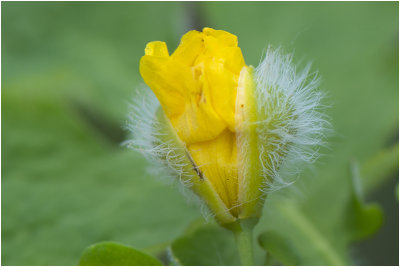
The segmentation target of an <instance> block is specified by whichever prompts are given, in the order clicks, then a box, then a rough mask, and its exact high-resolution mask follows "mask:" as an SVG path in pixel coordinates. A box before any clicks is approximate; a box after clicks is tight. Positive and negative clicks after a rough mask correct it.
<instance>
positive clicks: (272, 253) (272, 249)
mask: <svg viewBox="0 0 400 267" xmlns="http://www.w3.org/2000/svg"><path fill="white" fill-rule="evenodd" d="M258 243H259V244H260V246H261V247H262V248H263V249H265V250H266V252H267V261H268V262H271V259H270V258H269V257H273V258H274V259H275V260H277V261H278V262H279V263H282V264H283V265H301V261H300V257H299V255H298V252H297V251H296V249H295V248H294V246H293V244H292V243H291V241H290V240H288V239H287V238H284V237H283V236H281V235H280V234H278V233H277V232H274V231H265V232H263V233H262V234H261V235H260V236H259V237H258Z"/></svg>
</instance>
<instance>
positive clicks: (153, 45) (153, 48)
mask: <svg viewBox="0 0 400 267" xmlns="http://www.w3.org/2000/svg"><path fill="white" fill-rule="evenodd" d="M144 53H145V55H149V56H156V57H168V56H169V54H168V49H167V44H166V43H165V42H160V41H155V42H150V43H148V44H147V45H146V48H145V49H144Z"/></svg>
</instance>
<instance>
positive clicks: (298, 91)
mask: <svg viewBox="0 0 400 267" xmlns="http://www.w3.org/2000/svg"><path fill="white" fill-rule="evenodd" d="M292 59H293V57H292V55H283V54H282V53H281V49H279V48H278V49H272V48H271V47H268V49H267V52H266V55H265V59H264V60H263V61H262V62H261V63H260V65H259V66H258V67H257V68H256V69H255V75H254V77H255V82H256V93H255V97H256V100H255V101H256V102H257V112H258V114H259V117H262V118H263V119H262V120H261V121H258V122H257V124H258V127H257V134H258V137H259V144H260V145H261V146H260V157H259V158H260V161H261V164H262V166H263V175H264V177H265V189H264V190H265V191H269V190H275V189H277V188H280V187H282V186H286V185H288V184H291V182H290V181H287V180H286V179H283V178H282V177H286V176H291V177H293V174H296V173H298V170H297V169H296V168H297V167H298V166H299V163H301V162H303V163H304V162H308V163H311V162H314V161H315V160H316V159H317V158H318V156H319V153H318V150H319V148H320V146H321V145H323V144H324V140H325V139H326V138H325V136H324V133H325V132H326V131H325V129H328V128H329V123H328V122H327V120H326V115H325V114H324V113H323V112H322V111H323V109H324V108H325V107H324V106H323V104H322V103H321V101H322V99H323V97H324V94H323V93H322V92H321V91H318V90H317V89H318V86H319V78H318V76H317V74H316V73H310V66H311V65H310V64H308V65H307V66H306V67H305V68H304V69H303V70H302V71H297V70H296V66H295V65H294V64H293V62H292Z"/></svg>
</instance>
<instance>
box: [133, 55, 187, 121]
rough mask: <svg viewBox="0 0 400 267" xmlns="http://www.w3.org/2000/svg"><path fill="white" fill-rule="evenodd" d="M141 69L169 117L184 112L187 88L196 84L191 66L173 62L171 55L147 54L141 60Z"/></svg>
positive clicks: (145, 79) (146, 81) (144, 78)
mask: <svg viewBox="0 0 400 267" xmlns="http://www.w3.org/2000/svg"><path fill="white" fill-rule="evenodd" d="M139 70H140V74H141V75H142V77H143V80H144V81H145V83H146V84H147V85H148V86H149V87H150V88H151V89H152V90H153V92H154V94H155V95H156V96H157V98H158V100H159V101H160V103H161V106H162V107H163V109H164V111H165V113H166V115H167V116H168V117H173V116H178V115H180V114H182V113H183V112H184V110H185V103H186V102H187V95H188V92H187V91H188V90H187V88H190V87H194V86H195V85H194V81H193V79H192V78H191V76H192V72H191V70H190V68H188V67H186V66H184V65H182V64H179V63H177V62H173V61H172V60H171V59H170V58H169V57H154V56H150V55H145V56H143V57H142V59H141V60H140V68H139Z"/></svg>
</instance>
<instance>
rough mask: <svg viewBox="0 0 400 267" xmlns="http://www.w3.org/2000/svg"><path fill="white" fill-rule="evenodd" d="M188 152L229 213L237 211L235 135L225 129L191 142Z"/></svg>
mask: <svg viewBox="0 0 400 267" xmlns="http://www.w3.org/2000/svg"><path fill="white" fill-rule="evenodd" d="M188 149H189V152H190V154H191V156H192V158H193V160H194V161H195V162H196V164H197V166H198V168H199V169H200V171H201V172H202V174H203V175H204V177H205V178H206V179H208V180H209V181H210V182H211V183H212V185H213V187H214V188H215V190H216V191H217V193H218V194H219V196H220V197H221V199H222V201H223V202H224V203H225V205H226V206H227V208H228V209H230V211H231V213H232V214H234V215H235V212H237V207H236V206H237V196H238V172H237V149H236V136H235V134H234V133H232V132H231V131H229V130H225V131H224V132H223V133H221V134H220V135H219V136H218V137H217V138H215V139H213V140H210V141H206V142H201V143H196V144H192V145H190V146H189V147H188Z"/></svg>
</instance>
